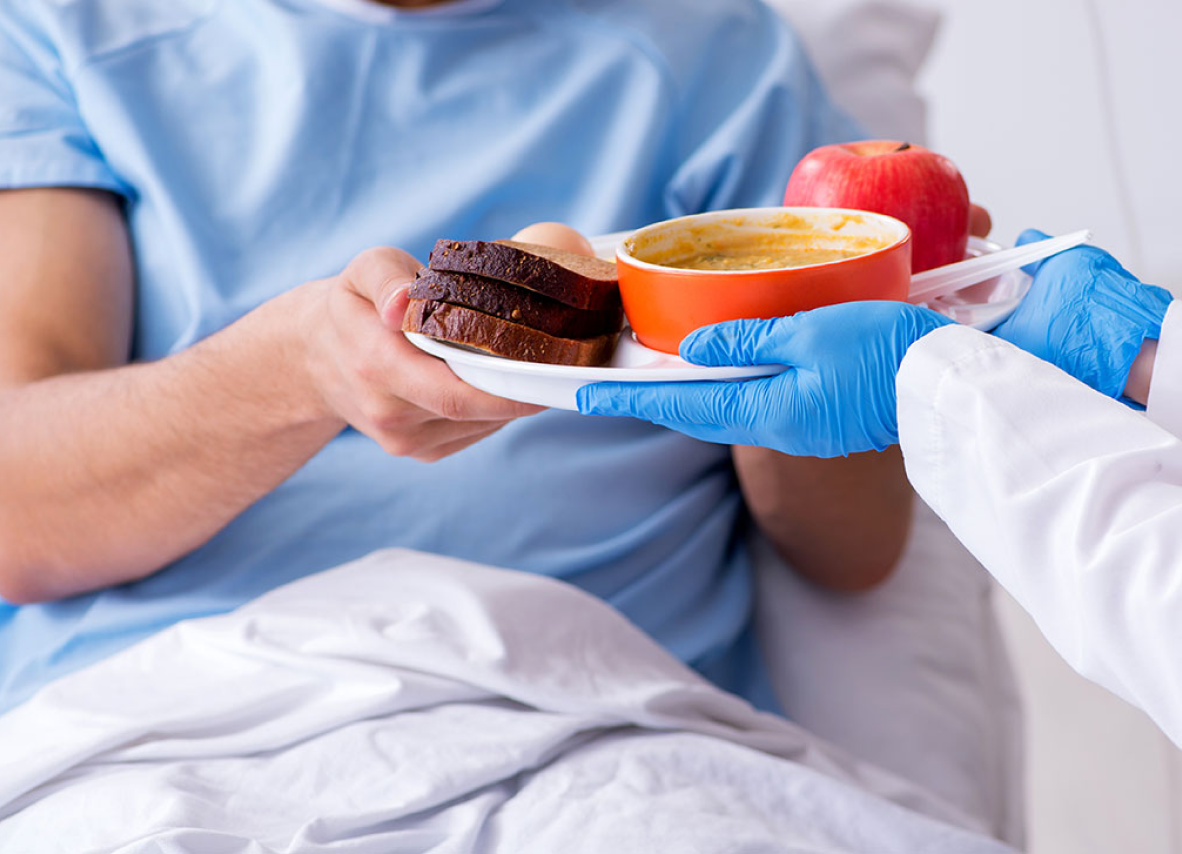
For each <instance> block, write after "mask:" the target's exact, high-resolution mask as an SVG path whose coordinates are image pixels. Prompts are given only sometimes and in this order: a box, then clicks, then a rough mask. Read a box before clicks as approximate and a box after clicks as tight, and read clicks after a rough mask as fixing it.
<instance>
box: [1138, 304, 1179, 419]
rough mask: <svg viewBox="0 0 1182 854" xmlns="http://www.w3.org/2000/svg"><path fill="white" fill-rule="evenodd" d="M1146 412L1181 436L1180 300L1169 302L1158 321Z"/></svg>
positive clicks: (1151, 417) (1150, 417)
mask: <svg viewBox="0 0 1182 854" xmlns="http://www.w3.org/2000/svg"><path fill="white" fill-rule="evenodd" d="M1145 413H1146V415H1148V416H1149V419H1150V420H1151V421H1153V422H1154V423H1155V424H1157V425H1159V426H1161V427H1164V428H1165V429H1166V430H1169V431H1170V432H1171V433H1173V434H1174V435H1175V436H1182V300H1174V302H1172V303H1170V307H1169V308H1168V309H1167V310H1166V316H1165V318H1164V319H1163V320H1162V323H1161V338H1160V339H1159V340H1158V342H1157V356H1155V357H1154V360H1153V378H1152V379H1151V380H1150V382H1149V403H1148V406H1147V407H1146V409H1145Z"/></svg>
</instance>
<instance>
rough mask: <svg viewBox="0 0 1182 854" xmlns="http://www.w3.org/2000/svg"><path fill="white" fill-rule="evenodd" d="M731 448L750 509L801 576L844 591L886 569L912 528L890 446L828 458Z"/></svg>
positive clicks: (907, 491)
mask: <svg viewBox="0 0 1182 854" xmlns="http://www.w3.org/2000/svg"><path fill="white" fill-rule="evenodd" d="M733 454H734V460H735V468H736V470H737V471H738V473H739V481H740V483H741V484H742V487H743V495H744V497H745V498H746V499H747V505H748V507H749V508H750V510H751V514H752V515H753V516H754V517H755V520H756V522H757V523H758V524H759V526H760V528H761V529H762V530H763V531H764V533H765V534H767V536H768V538H769V539H770V540H771V541H772V543H773V544H774V545H775V546H776V550H777V551H778V552H779V553H780V555H781V556H782V557H783V558H784V559H785V560H786V561H788V562H789V563H790V564H791V565H792V566H793V567H794V568H795V569H796V570H797V571H798V572H799V573H800V574H801V575H803V576H805V577H806V578H808V579H810V580H812V581H814V582H816V583H817V584H821V585H823V586H825V587H831V588H833V589H836V590H846V591H858V590H865V589H867V588H869V587H872V586H874V585H875V584H877V583H879V582H880V581H883V580H884V579H886V578H887V576H889V575H890V573H891V570H893V569H894V567H895V564H896V563H897V562H898V560H899V558H900V556H901V555H902V553H903V548H904V546H905V545H906V544H907V534H908V530H909V529H910V526H911V500H912V491H911V485H910V484H909V483H908V482H907V477H906V474H905V473H904V471H903V456H902V454H901V453H900V452H899V449H898V448H897V447H895V448H890V449H889V450H887V451H884V452H882V453H875V452H873V451H871V452H869V453H865V454H855V455H853V456H850V457H846V458H840V457H839V458H837V459H832V460H823V459H813V458H811V457H789V456H786V455H784V454H781V453H779V452H777V451H772V450H768V449H766V448H745V447H736V448H734V450H733Z"/></svg>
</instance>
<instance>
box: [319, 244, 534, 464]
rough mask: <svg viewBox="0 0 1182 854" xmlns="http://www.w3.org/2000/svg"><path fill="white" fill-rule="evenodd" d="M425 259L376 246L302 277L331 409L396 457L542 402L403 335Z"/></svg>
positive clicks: (473, 434) (461, 444) (429, 456)
mask: <svg viewBox="0 0 1182 854" xmlns="http://www.w3.org/2000/svg"><path fill="white" fill-rule="evenodd" d="M421 266H422V265H421V264H420V263H419V262H418V261H416V260H415V259H414V258H412V257H411V256H410V255H408V254H407V253H405V252H403V251H402V250H400V249H389V248H382V249H371V250H369V251H367V252H363V253H362V254H361V255H359V256H357V258H355V259H354V260H353V261H352V263H350V264H349V266H348V267H347V268H346V269H345V271H344V272H343V273H341V274H340V275H339V276H336V277H335V278H332V279H328V280H324V281H320V282H314V283H312V284H310V285H307V286H305V287H306V288H307V289H308V290H309V292H310V293H309V299H308V304H307V309H308V310H307V311H306V312H305V313H304V321H303V322H304V337H305V340H306V342H307V352H306V356H307V363H308V373H309V376H311V378H312V383H313V385H314V387H315V389H316V392H317V394H318V396H319V398H320V401H321V404H322V406H323V408H324V410H323V411H324V413H325V414H326V415H334V416H336V417H338V418H340V419H341V420H343V421H346V422H348V423H349V424H350V425H352V426H353V427H355V428H356V429H357V430H359V431H360V432H362V433H364V434H365V435H367V436H369V437H370V438H372V439H373V440H374V441H376V442H377V443H378V444H379V445H381V446H382V448H384V449H385V450H386V451H387V452H389V453H390V454H393V455H395V456H408V457H413V458H415V459H417V460H422V461H424V462H432V461H434V460H438V459H441V458H443V457H446V456H448V455H450V454H454V453H456V452H457V451H460V450H463V449H464V448H466V447H468V446H469V445H472V444H473V443H475V442H478V441H479V440H481V439H483V438H485V437H486V436H489V435H491V434H492V433H495V432H496V431H497V430H499V429H500V428H501V427H503V426H504V425H505V424H507V423H509V422H510V421H512V420H513V419H515V418H519V417H521V416H524V415H533V414H534V413H537V412H540V411H541V410H542V407H539V406H530V405H528V404H524V403H516V402H514V401H510V400H505V399H503V398H499V397H494V396H493V395H491V394H487V393H485V392H483V391H478V390H477V389H475V388H473V387H472V386H470V385H468V384H467V383H465V382H463V381H462V380H460V379H459V378H458V377H456V375H455V374H453V373H452V371H451V369H450V368H449V367H448V366H447V365H446V364H445V363H444V362H442V361H440V360H439V359H436V358H435V357H433V356H429V355H427V354H426V353H424V352H422V351H421V350H419V349H418V348H417V347H415V346H414V345H412V344H411V343H410V342H409V341H407V340H406V337H405V336H404V335H403V334H402V332H401V331H400V330H401V327H402V316H403V314H404V313H405V312H406V306H407V296H406V287H407V286H408V285H409V284H410V283H411V282H412V281H413V279H414V275H415V271H416V270H418V269H419V268H420V267H421Z"/></svg>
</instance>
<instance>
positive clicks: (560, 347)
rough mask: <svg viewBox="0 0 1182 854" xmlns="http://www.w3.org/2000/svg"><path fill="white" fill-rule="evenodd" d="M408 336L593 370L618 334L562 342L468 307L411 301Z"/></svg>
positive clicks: (405, 321) (406, 323) (404, 326)
mask: <svg viewBox="0 0 1182 854" xmlns="http://www.w3.org/2000/svg"><path fill="white" fill-rule="evenodd" d="M402 330H403V331H404V332H419V333H422V334H423V335H427V336H430V337H431V338H437V339H441V340H443V341H450V342H452V343H454V344H461V345H463V346H465V347H472V348H474V349H477V350H483V351H484V352H486V353H492V354H494V355H497V356H505V357H507V358H510V359H517V360H519V361H525V362H546V363H549V364H554V365H578V366H593V365H602V364H604V363H606V362H607V361H608V360H609V359H611V355H612V352H613V351H614V350H615V347H616V339H617V338H619V333H613V334H610V335H599V336H596V337H594V338H559V337H556V336H554V335H547V334H546V333H545V332H540V331H538V330H537V329H531V328H530V327H528V326H522V325H521V324H518V323H513V322H511V321H508V320H505V319H503V318H500V317H493V316H492V315H488V314H483V313H481V312H479V311H476V310H475V309H471V308H467V307H465V306H460V305H453V304H451V303H446V302H440V301H438V300H426V299H414V298H411V299H410V301H409V304H408V306H407V309H406V316H405V317H404V318H403V321H402Z"/></svg>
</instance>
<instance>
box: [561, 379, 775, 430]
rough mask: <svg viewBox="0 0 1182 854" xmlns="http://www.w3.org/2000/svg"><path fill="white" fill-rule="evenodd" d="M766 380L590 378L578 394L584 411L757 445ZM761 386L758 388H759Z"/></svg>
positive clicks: (588, 413)
mask: <svg viewBox="0 0 1182 854" xmlns="http://www.w3.org/2000/svg"><path fill="white" fill-rule="evenodd" d="M766 382H767V380H760V379H755V380H738V381H735V382H678V383H592V384H590V385H586V386H583V387H582V388H580V389H579V390H578V392H577V394H576V399H577V401H578V406H579V412H581V413H583V414H584V415H609V416H628V417H632V418H640V419H642V420H644V421H650V422H652V423H653V424H659V425H661V426H663V427H669V428H672V429H674V430H677V431H679V432H681V433H685V434H686V435H688V436H692V437H694V438H695V439H701V440H703V441H707V442H716V443H721V444H727V445H731V444H758V443H759V441H758V439H757V438H756V436H757V433H758V425H757V423H756V421H757V417H758V415H759V413H757V412H756V411H755V410H753V408H752V407H753V406H758V405H759V404H760V403H761V401H762V402H763V404H764V408H767V406H766V403H767V401H766V400H764V398H767V397H769V395H768V394H767V393H766V392H767V389H766V386H765V385H764V384H765V383H766ZM756 386H760V388H756Z"/></svg>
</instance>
